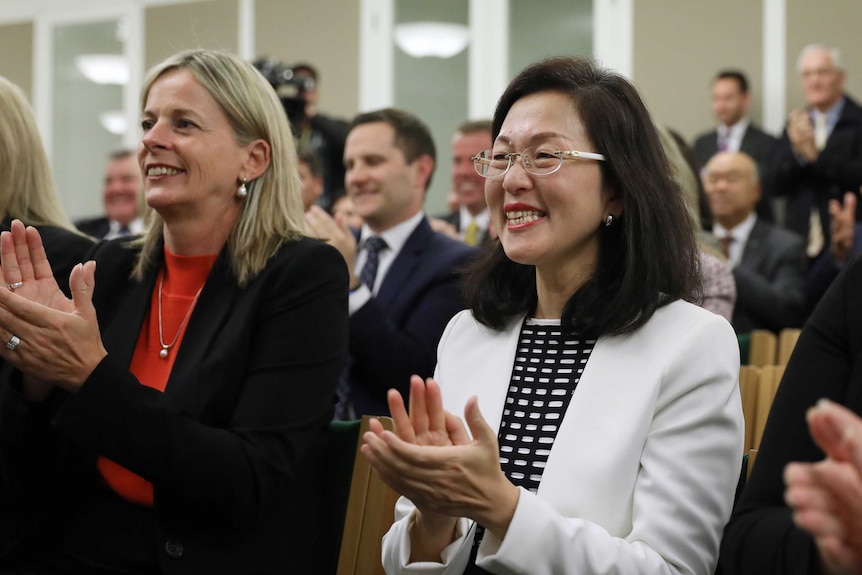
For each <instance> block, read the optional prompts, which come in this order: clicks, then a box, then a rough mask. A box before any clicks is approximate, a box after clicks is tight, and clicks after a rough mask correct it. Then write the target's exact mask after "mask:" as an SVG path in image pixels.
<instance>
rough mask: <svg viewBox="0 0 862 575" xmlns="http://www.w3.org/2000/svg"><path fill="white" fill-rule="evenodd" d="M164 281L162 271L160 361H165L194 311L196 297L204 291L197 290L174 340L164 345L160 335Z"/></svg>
mask: <svg viewBox="0 0 862 575" xmlns="http://www.w3.org/2000/svg"><path fill="white" fill-rule="evenodd" d="M164 281H165V272H164V271H162V273H160V274H159V344H160V345H161V346H162V349H160V350H159V357H160V358H162V359H167V357H168V350H170V349H171V348H172V347H173V346H174V344H176V343H177V340H178V339H179V338H180V333H182V331H183V326H185V325H186V322H187V321H189V317H191V315H192V310H193V309H195V304H196V303H197V302H198V297H199V296H200V295H201V291H202V290H203V289H204V286H201V287H199V288H198V293H196V294H195V298H194V299H193V300H192V303H191V305H190V306H189V309H188V311H186V316H185V317H184V318H183V321H182V322H181V323H180V327H179V328H177V333H176V334H175V335H174V339H173V340H172V341H171V343H165V338H164V336H163V335H162V284H163V283H164Z"/></svg>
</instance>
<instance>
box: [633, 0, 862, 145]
mask: <svg viewBox="0 0 862 575" xmlns="http://www.w3.org/2000/svg"><path fill="white" fill-rule="evenodd" d="M786 2H787V4H786V7H787V11H786V18H787V26H786V51H787V60H786V64H785V66H786V72H785V73H786V78H787V83H786V107H787V109H788V110H790V109H792V108H795V107H799V106H801V105H802V104H803V100H802V96H801V93H800V90H799V84H798V81H797V77H796V69H795V67H796V57H797V55H798V54H799V51H800V50H801V49H802V48H803V47H804V46H805V45H807V44H810V43H812V42H822V43H827V44H830V45H834V46H837V47H838V48H840V49H841V51H842V57H843V63H844V65H845V67H846V68H847V70H848V76H847V91H848V92H849V93H850V94H851V95H853V96H856V97H858V98H859V99H862V39H860V36H859V34H858V32H857V30H856V29H855V26H848V25H845V24H846V23H848V22H851V23H855V22H859V21H862V3H860V2H853V1H850V0H831V1H829V2H810V1H808V0H786ZM633 28H634V42H633V45H634V64H633V69H634V70H633V79H634V81H635V83H636V84H637V85H638V87H639V88H640V90H641V93H642V95H643V97H644V99H645V100H646V102H647V105H648V106H649V107H650V110H651V111H652V112H653V115H654V116H655V118H656V120H657V121H659V122H661V123H663V124H665V125H667V126H669V127H671V128H674V129H676V130H677V131H679V132H680V133H681V134H682V135H683V136H685V137H686V138H687V139H689V140H691V139H692V138H693V137H694V136H695V135H697V134H698V133H700V132H702V131H705V130H708V129H712V127H713V126H714V120H713V117H712V113H711V111H710V93H709V86H710V81H711V79H712V77H713V75H714V74H715V73H716V72H717V71H718V70H720V69H723V68H739V69H741V70H743V71H744V72H745V73H746V74H747V75H748V79H749V82H750V83H751V89H752V95H753V97H754V102H753V105H752V109H751V117H752V119H753V120H754V121H755V122H758V123H761V120H762V115H763V105H764V102H763V100H762V98H763V4H762V2H752V1H750V0H724V1H723V2H679V1H678V0H637V2H634V26H633Z"/></svg>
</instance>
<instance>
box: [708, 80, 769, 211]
mask: <svg viewBox="0 0 862 575" xmlns="http://www.w3.org/2000/svg"><path fill="white" fill-rule="evenodd" d="M750 107H751V92H749V90H748V78H746V76H745V74H743V73H742V72H740V71H738V70H724V71H722V72H719V73H718V74H717V75H716V76H715V79H714V80H713V81H712V113H713V114H714V115H715V119H716V120H717V122H718V125H717V127H716V129H715V130H712V131H710V132H707V133H705V134H701V135H700V136H698V137H697V138H696V139H695V141H694V155H695V158H696V159H697V163H698V164H699V165H701V166H705V165H706V163H707V162H708V161H709V159H710V158H711V157H713V156H714V155H715V154H716V153H718V152H745V153H746V154H748V155H749V156H751V157H752V158H754V161H755V162H757V167H758V170H760V179H761V182H768V181H769V178H768V177H767V172H766V169H767V161H768V160H769V155H770V154H771V153H772V148H773V147H774V146H775V143H776V142H777V141H778V140H776V138H775V137H774V136H771V135H769V134H767V133H766V132H764V131H763V130H761V129H760V128H759V127H758V126H757V125H755V124H754V122H752V121H751V120H750V119H749V118H748V109H749V108H750ZM767 192H768V188H767ZM757 215H758V217H761V218H763V219H765V220H769V221H773V217H772V206H771V205H770V195H769V193H761V198H760V200H759V201H758V202H757Z"/></svg>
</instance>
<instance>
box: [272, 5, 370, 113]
mask: <svg viewBox="0 0 862 575" xmlns="http://www.w3.org/2000/svg"><path fill="white" fill-rule="evenodd" d="M255 35H256V46H255V48H256V50H257V55H258V56H267V57H270V58H276V59H278V60H281V61H282V62H285V63H287V64H293V63H296V62H299V61H305V62H308V63H310V64H313V65H314V66H315V67H316V68H317V70H318V73H319V74H320V103H319V108H320V110H321V111H322V112H324V113H326V114H329V115H332V116H339V117H343V118H345V119H350V118H351V117H353V116H354V115H355V114H356V113H357V111H358V103H359V1H358V0H351V1H345V0H313V1H311V2H285V1H284V0H256V2H255Z"/></svg>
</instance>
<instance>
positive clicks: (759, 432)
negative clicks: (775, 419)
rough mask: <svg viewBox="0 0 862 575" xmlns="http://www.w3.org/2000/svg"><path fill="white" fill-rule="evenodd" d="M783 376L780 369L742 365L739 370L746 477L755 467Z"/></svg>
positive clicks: (782, 369) (782, 368) (774, 366)
mask: <svg viewBox="0 0 862 575" xmlns="http://www.w3.org/2000/svg"><path fill="white" fill-rule="evenodd" d="M783 375H784V366H783V365H767V366H763V367H754V366H750V365H743V366H741V367H740V368H739V393H740V396H741V397H742V416H743V418H744V419H745V443H744V445H743V453H748V454H749V459H748V471H747V472H748V473H751V468H752V467H753V466H754V459H755V457H756V456H757V450H758V449H759V448H760V441H761V439H763V429H764V428H765V427H766V419H767V417H768V416H769V410H770V408H771V407H772V400H773V399H775V392H776V391H777V390H778V384H779V383H781V378H782V376H783Z"/></svg>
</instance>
